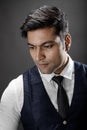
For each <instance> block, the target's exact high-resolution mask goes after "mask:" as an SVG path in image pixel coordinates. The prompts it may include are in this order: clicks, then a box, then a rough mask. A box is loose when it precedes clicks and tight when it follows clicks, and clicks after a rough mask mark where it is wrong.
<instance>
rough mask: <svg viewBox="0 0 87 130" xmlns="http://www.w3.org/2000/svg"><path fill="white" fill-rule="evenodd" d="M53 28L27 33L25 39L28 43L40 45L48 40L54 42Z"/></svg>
mask: <svg viewBox="0 0 87 130" xmlns="http://www.w3.org/2000/svg"><path fill="white" fill-rule="evenodd" d="M56 36H57V35H56V33H55V28H54V27H50V28H41V29H36V30H32V31H28V32H27V39H28V42H29V43H32V44H36V43H38V44H40V43H43V42H46V41H49V40H54V39H55V37H56Z"/></svg>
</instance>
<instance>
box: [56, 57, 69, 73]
mask: <svg viewBox="0 0 87 130" xmlns="http://www.w3.org/2000/svg"><path fill="white" fill-rule="evenodd" d="M68 61H69V57H67V59H66V61H65V63H64V64H63V65H62V66H61V67H59V68H58V69H56V71H54V73H55V74H60V73H61V72H62V70H63V69H64V68H65V66H66V65H67V63H68Z"/></svg>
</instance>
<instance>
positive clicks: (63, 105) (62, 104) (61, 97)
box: [52, 76, 69, 118]
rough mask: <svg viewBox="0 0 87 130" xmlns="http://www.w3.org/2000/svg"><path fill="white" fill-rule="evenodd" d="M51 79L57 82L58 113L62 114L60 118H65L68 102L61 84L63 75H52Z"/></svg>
mask: <svg viewBox="0 0 87 130" xmlns="http://www.w3.org/2000/svg"><path fill="white" fill-rule="evenodd" d="M52 79H53V80H54V81H55V82H56V83H57V84H58V92H57V103H58V110H59V114H60V115H61V116H62V118H66V116H67V113H68V110H69V103H68V97H67V94H66V92H65V90H64V88H63V85H62V84H61V82H62V80H63V77H62V76H54V77H53V78H52Z"/></svg>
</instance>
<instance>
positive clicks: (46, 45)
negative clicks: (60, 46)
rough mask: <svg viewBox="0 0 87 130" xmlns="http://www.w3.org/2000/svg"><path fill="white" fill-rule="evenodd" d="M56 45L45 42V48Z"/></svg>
mask: <svg viewBox="0 0 87 130" xmlns="http://www.w3.org/2000/svg"><path fill="white" fill-rule="evenodd" d="M53 46H54V44H45V45H44V48H47V49H50V48H52V47H53Z"/></svg>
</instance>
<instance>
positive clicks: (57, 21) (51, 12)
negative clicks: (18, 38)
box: [20, 6, 69, 37]
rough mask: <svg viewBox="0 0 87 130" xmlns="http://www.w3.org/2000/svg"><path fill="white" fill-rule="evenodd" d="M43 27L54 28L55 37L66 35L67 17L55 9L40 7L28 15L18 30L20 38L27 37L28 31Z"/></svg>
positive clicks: (52, 7)
mask: <svg viewBox="0 0 87 130" xmlns="http://www.w3.org/2000/svg"><path fill="white" fill-rule="evenodd" d="M45 27H55V29H56V34H57V35H60V33H61V32H62V33H63V34H64V33H68V30H69V29H68V20H67V16H66V15H65V13H64V12H62V11H61V10H60V9H58V8H57V7H54V6H42V7H40V8H39V9H36V10H33V11H31V12H30V13H29V15H28V16H27V18H26V19H25V22H24V23H23V25H22V26H21V28H20V29H21V34H22V36H23V37H27V32H28V31H32V30H36V29H40V28H45Z"/></svg>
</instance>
